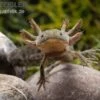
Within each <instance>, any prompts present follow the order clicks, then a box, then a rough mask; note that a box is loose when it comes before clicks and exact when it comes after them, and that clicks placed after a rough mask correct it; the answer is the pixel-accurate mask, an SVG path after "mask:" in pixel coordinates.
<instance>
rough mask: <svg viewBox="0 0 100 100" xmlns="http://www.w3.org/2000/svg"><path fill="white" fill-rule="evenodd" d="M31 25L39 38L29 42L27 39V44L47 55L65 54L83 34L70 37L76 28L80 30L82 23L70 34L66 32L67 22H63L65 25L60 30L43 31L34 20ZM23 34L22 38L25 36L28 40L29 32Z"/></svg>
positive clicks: (35, 37)
mask: <svg viewBox="0 0 100 100" xmlns="http://www.w3.org/2000/svg"><path fill="white" fill-rule="evenodd" d="M30 24H31V27H32V28H34V29H35V30H36V32H37V33H38V36H34V37H33V38H34V39H35V40H34V41H29V40H30V39H29V40H28V39H27V42H28V43H29V44H35V45H36V46H37V47H38V48H39V49H40V50H41V51H42V52H44V53H46V54H52V53H53V54H54V53H58V54H59V53H63V52H64V51H66V50H67V49H68V48H69V46H70V45H73V44H74V42H76V41H77V40H79V37H80V35H81V33H80V32H78V33H76V34H75V35H74V36H72V37H70V36H69V35H70V34H71V33H73V32H74V31H75V29H76V28H79V26H80V21H79V22H78V23H77V24H76V25H75V26H74V27H73V28H72V29H71V30H70V31H68V32H66V31H65V29H66V22H65V21H64V22H63V25H62V27H61V29H60V30H58V29H50V30H45V31H41V29H40V28H39V26H38V25H37V24H36V23H35V21H34V20H31V21H30ZM21 33H22V36H24V39H26V38H25V36H27V35H29V34H28V32H26V31H25V30H24V31H22V32H21ZM23 33H24V35H23ZM28 37H29V36H28ZM31 38H32V36H31ZM73 41H74V42H73Z"/></svg>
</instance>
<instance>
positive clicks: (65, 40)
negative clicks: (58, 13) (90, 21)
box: [21, 19, 90, 90]
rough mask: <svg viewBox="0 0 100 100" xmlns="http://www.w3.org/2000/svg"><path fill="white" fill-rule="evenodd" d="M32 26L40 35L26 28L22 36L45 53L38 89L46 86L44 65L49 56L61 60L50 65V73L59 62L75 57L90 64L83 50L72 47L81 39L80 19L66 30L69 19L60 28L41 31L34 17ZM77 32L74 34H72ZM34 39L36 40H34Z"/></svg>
mask: <svg viewBox="0 0 100 100" xmlns="http://www.w3.org/2000/svg"><path fill="white" fill-rule="evenodd" d="M30 24H31V27H32V28H33V29H35V30H36V32H37V33H38V36H33V35H30V33H29V32H27V31H26V30H22V31H21V36H22V38H23V39H24V41H25V43H26V44H29V45H31V46H36V47H38V48H39V49H40V50H41V51H42V52H43V53H44V56H43V59H42V61H41V64H40V79H39V81H38V83H37V84H39V88H38V90H39V89H40V88H41V86H42V85H43V86H44V88H45V82H46V81H47V80H46V78H45V73H44V66H45V65H46V61H47V58H49V57H51V58H54V59H56V60H59V62H57V63H55V64H54V65H51V66H50V69H49V70H48V71H47V72H48V73H49V72H50V71H51V70H52V68H54V67H55V66H56V65H57V64H60V63H62V62H65V61H72V60H73V59H75V58H80V60H82V61H83V63H85V64H86V65H88V66H90V64H89V63H88V62H87V60H86V59H85V57H84V56H83V55H82V54H81V52H77V51H74V50H73V49H71V47H72V46H73V45H74V44H75V43H76V42H77V41H78V40H80V37H81V35H82V32H80V31H79V29H80V28H81V24H82V21H81V20H79V21H78V22H77V23H76V24H75V26H74V27H73V28H72V29H70V30H69V31H67V32H66V31H65V29H66V25H68V21H66V20H65V21H64V22H63V24H62V27H61V29H60V30H58V29H51V30H46V31H41V29H40V28H39V26H38V25H37V24H36V23H35V21H34V20H33V19H31V20H30ZM73 33H75V34H74V35H73V36H70V35H71V34H73ZM33 40H34V41H33Z"/></svg>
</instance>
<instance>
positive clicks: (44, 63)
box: [37, 54, 47, 91]
mask: <svg viewBox="0 0 100 100" xmlns="http://www.w3.org/2000/svg"><path fill="white" fill-rule="evenodd" d="M46 61H47V56H46V55H45V54H44V56H43V58H42V61H41V64H40V78H39V81H38V82H37V84H38V85H39V87H38V91H39V90H40V88H41V86H42V85H43V87H44V88H45V82H46V77H45V72H44V67H45V65H46Z"/></svg>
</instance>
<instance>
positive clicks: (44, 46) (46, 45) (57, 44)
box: [37, 38, 68, 55]
mask: <svg viewBox="0 0 100 100" xmlns="http://www.w3.org/2000/svg"><path fill="white" fill-rule="evenodd" d="M37 46H38V48H39V49H40V50H41V51H42V52H44V53H45V54H49V55H50V54H51V55H52V54H53V55H55V54H60V53H63V52H64V51H65V50H66V47H67V46H68V43H67V42H66V41H64V40H61V39H54V38H51V39H48V40H46V41H44V42H42V43H41V44H39V45H37Z"/></svg>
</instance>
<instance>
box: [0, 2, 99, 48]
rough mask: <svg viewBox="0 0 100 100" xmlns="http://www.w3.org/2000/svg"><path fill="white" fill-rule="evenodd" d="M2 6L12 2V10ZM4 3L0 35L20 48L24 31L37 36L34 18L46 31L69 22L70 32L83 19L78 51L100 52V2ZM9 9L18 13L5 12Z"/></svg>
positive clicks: (0, 16)
mask: <svg viewBox="0 0 100 100" xmlns="http://www.w3.org/2000/svg"><path fill="white" fill-rule="evenodd" d="M2 2H10V4H9V5H10V6H8V5H7V4H6V6H5V5H4V6H3V5H2ZM11 2H13V4H11ZM0 3H1V4H0V31H1V32H3V33H4V34H6V35H7V36H8V37H9V38H10V39H11V40H13V41H14V43H15V44H16V45H17V46H21V45H23V43H22V40H21V38H20V33H19V31H20V30H21V29H26V30H28V31H29V32H31V33H32V34H35V32H34V31H33V30H32V29H31V28H30V25H29V23H28V18H30V17H32V18H34V20H35V21H36V22H37V23H38V25H39V26H40V27H41V29H42V30H45V29H52V28H60V27H61V25H62V21H63V20H64V19H65V18H67V19H69V21H70V24H69V28H71V27H73V25H75V23H76V22H77V21H78V20H79V19H83V26H82V30H83V32H84V34H83V36H82V38H81V40H80V41H79V42H78V43H77V44H76V45H75V48H76V49H78V50H85V49H89V48H100V0H0ZM9 9H10V11H11V10H16V11H17V13H16V11H12V12H10V11H8V12H7V13H4V12H2V11H4V10H9Z"/></svg>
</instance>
